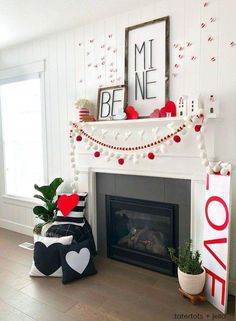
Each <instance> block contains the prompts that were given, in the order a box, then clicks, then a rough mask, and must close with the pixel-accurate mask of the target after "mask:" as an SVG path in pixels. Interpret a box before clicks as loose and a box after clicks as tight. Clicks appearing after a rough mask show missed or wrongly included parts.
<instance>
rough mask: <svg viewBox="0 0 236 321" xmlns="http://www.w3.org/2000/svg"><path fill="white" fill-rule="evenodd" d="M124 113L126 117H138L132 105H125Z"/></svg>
mask: <svg viewBox="0 0 236 321" xmlns="http://www.w3.org/2000/svg"><path fill="white" fill-rule="evenodd" d="M125 113H126V115H127V119H137V118H138V117H139V113H138V112H137V110H135V108H134V107H133V106H127V107H126V108H125Z"/></svg>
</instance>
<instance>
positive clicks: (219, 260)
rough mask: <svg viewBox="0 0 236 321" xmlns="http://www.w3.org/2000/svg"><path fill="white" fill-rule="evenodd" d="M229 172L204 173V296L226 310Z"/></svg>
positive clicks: (221, 309) (222, 309) (222, 310)
mask: <svg viewBox="0 0 236 321" xmlns="http://www.w3.org/2000/svg"><path fill="white" fill-rule="evenodd" d="M230 181H231V177H230V176H221V175H207V180H206V203H205V216H204V243H203V265H204V267H205V269H206V276H207V277H206V287H205V292H206V295H207V299H208V301H209V302H211V303H212V304H213V305H214V306H215V307H216V308H218V309H219V310H220V311H221V312H223V313H225V312H226V310H227V295H228V277H229V231H230Z"/></svg>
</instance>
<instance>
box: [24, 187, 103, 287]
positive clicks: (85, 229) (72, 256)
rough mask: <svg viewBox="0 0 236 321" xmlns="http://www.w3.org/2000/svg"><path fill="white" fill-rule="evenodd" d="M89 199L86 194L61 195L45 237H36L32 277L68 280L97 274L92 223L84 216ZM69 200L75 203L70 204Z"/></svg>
mask: <svg viewBox="0 0 236 321" xmlns="http://www.w3.org/2000/svg"><path fill="white" fill-rule="evenodd" d="M60 197H62V198H61V199H60ZM63 198H65V202H64V201H63ZM72 198H73V201H72ZM60 201H61V202H60ZM62 201H63V202H62ZM70 201H72V202H70ZM86 202H87V193H80V194H78V195H77V194H72V195H71V196H67V195H61V196H59V198H58V207H59V210H58V212H57V216H56V218H55V221H54V223H53V224H52V226H51V227H50V228H49V229H48V231H47V233H46V237H42V236H38V235H35V236H34V243H35V246H34V259H33V264H32V268H31V271H30V276H53V277H62V282H63V283H68V282H71V281H73V280H77V279H81V278H83V277H85V276H89V275H92V274H95V273H97V271H96V269H95V267H94V257H95V255H96V254H97V252H96V247H95V243H94V239H93V234H92V229H91V226H90V225H89V223H88V221H87V220H86V218H85V213H86ZM59 203H61V206H59ZM68 203H71V204H73V206H74V205H75V206H74V207H73V206H72V207H73V208H71V204H70V206H69V207H68Z"/></svg>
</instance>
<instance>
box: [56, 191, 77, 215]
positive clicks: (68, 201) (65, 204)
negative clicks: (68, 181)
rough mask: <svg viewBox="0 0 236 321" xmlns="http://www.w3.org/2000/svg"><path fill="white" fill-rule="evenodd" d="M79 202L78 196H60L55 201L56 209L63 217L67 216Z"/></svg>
mask: <svg viewBox="0 0 236 321" xmlns="http://www.w3.org/2000/svg"><path fill="white" fill-rule="evenodd" d="M78 202H79V195H77V194H72V195H70V196H68V195H61V196H60V197H59V199H58V201H57V207H58V208H59V210H60V211H61V212H62V214H63V215H64V217H66V216H68V215H69V213H70V212H71V211H72V210H73V208H74V207H75V206H76V205H77V204H78Z"/></svg>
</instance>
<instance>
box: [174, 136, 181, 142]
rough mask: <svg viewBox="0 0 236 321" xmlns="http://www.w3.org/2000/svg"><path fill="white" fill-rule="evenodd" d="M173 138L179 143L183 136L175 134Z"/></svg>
mask: <svg viewBox="0 0 236 321" xmlns="http://www.w3.org/2000/svg"><path fill="white" fill-rule="evenodd" d="M173 139H174V141H175V142H176V143H179V142H180V141H181V138H180V136H179V135H175V136H174V137H173Z"/></svg>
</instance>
